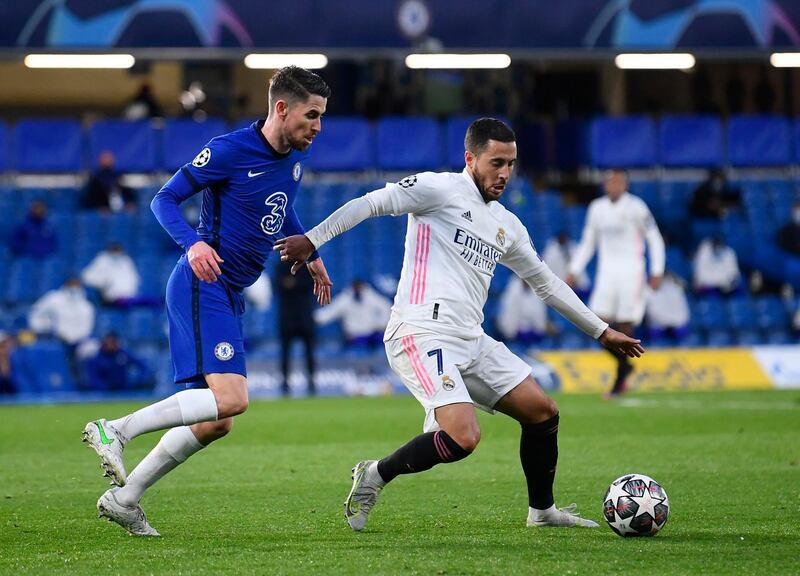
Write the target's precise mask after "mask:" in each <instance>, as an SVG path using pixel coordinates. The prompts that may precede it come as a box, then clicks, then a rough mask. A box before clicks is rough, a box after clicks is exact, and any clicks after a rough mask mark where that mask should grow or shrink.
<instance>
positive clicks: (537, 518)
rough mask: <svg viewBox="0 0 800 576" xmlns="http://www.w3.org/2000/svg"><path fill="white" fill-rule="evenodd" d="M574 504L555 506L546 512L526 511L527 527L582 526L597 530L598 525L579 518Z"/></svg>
mask: <svg viewBox="0 0 800 576" xmlns="http://www.w3.org/2000/svg"><path fill="white" fill-rule="evenodd" d="M576 508H577V505H576V504H574V503H573V504H570V505H569V506H567V507H565V508H556V507H555V505H554V506H551V507H550V508H548V509H547V510H535V509H533V508H529V509H528V526H538V527H561V528H570V527H572V526H582V527H584V528H597V527H598V526H599V524H598V523H597V522H594V521H592V520H588V519H586V518H581V516H580V514H577V513H576V512H575V509H576Z"/></svg>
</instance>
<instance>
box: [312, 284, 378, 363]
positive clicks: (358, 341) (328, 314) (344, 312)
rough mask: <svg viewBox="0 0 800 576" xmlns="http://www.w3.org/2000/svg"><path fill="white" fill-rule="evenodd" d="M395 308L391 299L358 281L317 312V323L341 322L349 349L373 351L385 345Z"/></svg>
mask: <svg viewBox="0 0 800 576" xmlns="http://www.w3.org/2000/svg"><path fill="white" fill-rule="evenodd" d="M391 308H392V303H391V302H390V301H389V299H388V298H386V297H385V296H383V295H382V294H380V293H379V292H378V291H377V290H375V289H374V288H372V286H370V285H369V284H367V283H366V282H364V281H362V280H359V279H356V280H353V283H352V284H351V285H350V286H349V287H347V288H345V289H344V290H342V291H341V292H339V294H338V295H337V296H336V297H335V298H333V299H332V300H331V303H330V305H329V306H326V307H325V308H319V309H317V310H315V311H314V319H315V320H316V321H317V322H318V323H319V324H327V323H328V322H333V321H334V320H340V321H341V323H342V332H344V337H345V340H347V344H348V345H349V346H357V347H364V346H365V347H368V348H371V347H373V346H377V345H378V344H381V343H382V342H383V331H384V330H385V329H386V323H387V322H388V321H389V312H390V310H391Z"/></svg>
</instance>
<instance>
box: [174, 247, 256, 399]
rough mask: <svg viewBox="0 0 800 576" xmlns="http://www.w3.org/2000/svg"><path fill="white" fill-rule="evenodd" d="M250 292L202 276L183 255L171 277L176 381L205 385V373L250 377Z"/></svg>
mask: <svg viewBox="0 0 800 576" xmlns="http://www.w3.org/2000/svg"><path fill="white" fill-rule="evenodd" d="M243 313H244V296H243V295H242V293H241V292H237V291H235V290H232V289H231V288H230V287H228V286H227V285H226V284H225V283H224V282H223V281H220V280H217V281H216V282H213V283H212V284H207V283H205V282H201V281H200V280H198V279H197V277H196V276H195V275H194V272H192V269H191V268H190V267H189V264H188V262H187V261H186V256H183V257H182V258H181V259H180V260H179V261H178V264H177V265H176V266H175V269H174V270H173V271H172V275H170V277H169V281H168V282H167V318H168V319H169V350H170V353H171V355H172V365H173V366H174V368H175V382H176V383H179V384H180V383H191V384H199V385H201V386H204V385H205V378H204V376H203V375H204V374H222V373H233V374H241V375H242V376H247V370H246V369H245V360H244V336H243V334H242V314H243Z"/></svg>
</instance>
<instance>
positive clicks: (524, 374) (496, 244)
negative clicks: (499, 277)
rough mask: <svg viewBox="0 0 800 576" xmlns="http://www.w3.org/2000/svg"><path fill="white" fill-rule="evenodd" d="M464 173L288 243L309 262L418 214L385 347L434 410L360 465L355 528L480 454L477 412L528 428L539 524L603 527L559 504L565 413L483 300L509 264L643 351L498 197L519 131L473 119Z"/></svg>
mask: <svg viewBox="0 0 800 576" xmlns="http://www.w3.org/2000/svg"><path fill="white" fill-rule="evenodd" d="M464 144H465V148H466V152H465V153H464V157H465V160H466V168H465V169H464V171H463V172H461V173H432V172H425V173H422V174H417V175H414V176H409V177H407V178H404V179H403V180H401V181H400V182H398V183H397V184H387V185H386V187H385V188H382V189H380V190H376V191H373V192H370V193H369V194H366V195H365V196H362V197H361V198H357V199H355V200H352V201H350V202H348V203H347V204H345V205H344V206H342V207H341V208H339V209H338V210H337V211H336V212H334V213H333V214H332V215H331V216H329V217H328V218H327V219H326V220H325V221H324V222H322V223H321V224H319V225H318V226H317V227H316V228H314V229H313V230H311V231H309V232H307V233H306V235H304V236H303V235H296V236H290V237H288V238H285V239H283V240H280V241H279V242H278V243H277V244H276V246H275V248H274V249H275V250H280V252H281V259H282V260H289V261H293V262H294V265H293V266H294V268H295V269H299V267H300V265H301V264H302V263H303V262H304V261H305V259H306V258H307V257H308V256H309V255H310V254H311V253H312V252H313V250H314V249H315V246H316V247H319V246H322V245H323V244H324V243H325V242H327V241H328V240H330V239H331V238H333V237H335V236H336V235H338V234H341V233H343V232H345V231H346V230H349V229H350V228H352V227H353V226H355V225H356V224H358V223H359V222H362V221H363V220H365V219H366V218H370V217H374V216H382V215H388V214H392V215H401V214H408V231H407V233H406V240H405V258H404V261H403V271H402V274H401V277H400V284H399V286H398V290H397V295H396V296H395V300H394V306H393V307H392V315H391V319H390V320H389V324H388V326H387V328H386V333H385V336H384V342H385V345H386V354H387V357H388V360H389V365H390V366H391V367H392V370H394V371H395V372H396V373H397V374H398V376H399V377H400V378H401V379H402V381H403V383H404V384H405V385H406V387H408V389H409V390H410V391H411V393H412V394H414V396H415V397H416V398H417V400H418V401H419V402H420V403H421V404H422V406H423V408H424V409H425V412H426V415H425V423H424V432H423V434H421V435H419V436H417V437H416V438H414V439H412V440H411V441H410V442H408V443H407V444H405V445H404V446H401V447H400V448H399V449H398V450H396V451H395V452H394V453H392V454H390V455H389V456H387V457H386V458H384V459H382V460H380V461H376V460H365V461H362V462H359V463H358V464H356V466H355V468H354V469H353V488H352V490H351V491H350V494H349V495H348V497H347V500H346V501H345V516H346V518H347V521H348V523H349V524H350V527H351V528H353V529H354V530H362V529H363V528H364V525H365V524H366V522H367V516H368V514H369V512H370V510H371V509H372V507H373V506H374V505H375V502H376V501H377V497H378V494H379V493H380V491H381V490H382V489H383V487H384V486H385V485H386V484H387V483H388V482H390V481H392V480H393V479H394V478H395V477H397V476H398V475H400V474H411V473H416V472H422V471H424V470H428V469H430V468H432V467H433V466H435V465H436V464H440V463H449V462H455V461H457V460H461V459H462V458H465V457H467V456H469V454H470V453H471V452H472V451H473V450H475V447H476V446H477V445H478V441H479V440H480V429H479V428H478V420H477V418H476V415H475V407H476V406H477V407H479V408H482V409H484V410H486V411H488V412H494V411H495V410H497V411H500V412H502V413H504V414H507V415H509V416H511V417H512V418H514V419H515V420H517V421H519V423H520V425H521V428H522V433H521V434H522V438H521V442H520V459H521V461H522V468H523V471H524V473H525V477H526V479H527V484H528V500H529V510H528V525H529V526H588V527H595V526H597V524H596V523H595V522H592V521H591V520H586V519H583V518H581V517H580V516H578V515H577V514H575V513H574V505H573V506H570V507H567V508H563V509H558V508H556V506H555V504H554V499H553V480H554V478H555V472H556V462H557V459H558V442H557V434H558V421H559V417H558V408H557V407H556V404H555V402H553V400H551V399H550V398H549V397H548V396H547V395H545V393H544V392H543V391H542V389H541V388H540V387H539V385H538V384H537V383H536V382H535V381H534V379H533V378H532V377H531V368H530V366H529V365H528V364H527V363H526V362H524V361H522V360H521V359H520V358H518V357H516V356H515V355H514V354H512V353H511V352H510V351H509V350H508V348H506V346H505V345H504V344H502V343H500V342H497V341H496V340H494V339H492V338H490V337H489V336H487V335H486V334H485V333H484V332H483V330H482V328H481V323H482V322H483V305H484V304H485V302H486V297H487V294H488V290H489V283H490V281H491V279H492V277H493V275H494V271H495V268H496V266H497V264H498V263H500V264H503V265H505V266H508V267H509V268H511V269H512V270H513V271H514V272H515V273H516V274H517V275H519V276H520V277H521V278H522V279H523V280H524V281H525V282H527V283H528V284H529V285H530V286H531V287H532V288H533V289H534V290H535V292H536V294H537V295H539V297H540V298H542V299H543V300H544V301H545V302H546V303H547V304H548V305H549V306H551V307H553V308H555V309H556V310H557V311H559V312H560V313H561V314H563V315H564V316H565V317H567V318H568V319H569V320H571V321H572V322H573V323H575V324H576V325H577V326H578V327H579V328H580V329H581V330H583V331H584V332H586V333H587V334H590V335H592V336H593V337H594V338H598V339H599V340H600V342H602V343H603V345H605V346H608V347H612V348H614V349H615V350H618V351H619V352H620V353H624V354H629V355H631V356H636V357H638V356H640V355H641V354H642V353H643V352H644V350H643V349H642V347H641V345H640V343H639V341H638V340H634V339H633V338H630V337H628V336H626V335H624V334H622V333H620V332H617V331H615V330H613V329H611V328H609V327H608V324H606V323H605V322H603V321H602V320H601V319H600V318H598V317H597V316H596V315H595V314H594V313H593V312H591V311H590V310H589V309H588V308H587V307H586V306H584V304H583V303H582V302H581V301H580V299H579V298H578V297H577V296H576V295H575V293H574V292H572V290H570V288H569V287H568V286H567V285H566V284H565V283H564V282H563V281H562V280H560V279H559V278H558V277H557V276H556V275H555V274H553V273H552V272H551V271H550V269H549V268H548V267H547V266H546V265H545V264H544V263H543V262H542V261H541V259H540V258H539V256H538V255H537V253H536V250H535V249H534V247H533V244H532V243H531V240H530V237H529V236H528V232H527V230H526V229H525V227H524V226H523V225H522V223H521V222H520V221H519V219H518V218H517V217H516V216H515V215H514V214H512V213H511V212H509V211H507V210H506V209H505V207H503V206H502V205H501V204H500V203H499V202H497V201H496V200H498V199H499V198H500V196H501V195H502V194H503V191H504V190H505V187H506V185H507V184H508V181H509V178H510V177H511V172H512V169H513V167H514V164H515V162H516V158H517V147H516V142H515V136H514V133H513V132H512V130H511V129H510V128H509V127H508V126H506V125H505V124H504V123H502V122H500V121H499V120H494V119H491V118H483V119H480V120H476V121H475V122H473V123H472V124H471V125H470V127H469V129H468V130H467V135H466V138H465V142H464Z"/></svg>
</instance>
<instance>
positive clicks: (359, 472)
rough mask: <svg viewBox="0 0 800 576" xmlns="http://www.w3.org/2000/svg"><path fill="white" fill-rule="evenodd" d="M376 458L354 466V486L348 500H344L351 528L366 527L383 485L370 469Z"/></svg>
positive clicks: (345, 513) (345, 514)
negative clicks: (375, 478) (375, 480)
mask: <svg viewBox="0 0 800 576" xmlns="http://www.w3.org/2000/svg"><path fill="white" fill-rule="evenodd" d="M374 462H376V461H375V460H363V461H361V462H359V463H358V464H356V465H355V467H354V468H353V487H352V488H351V489H350V494H348V495H347V500H345V501H344V517H345V518H347V523H348V524H350V528H352V529H353V530H356V531H360V530H363V529H364V526H365V525H366V524H367V517H368V516H369V512H370V510H372V507H373V506H375V502H377V500H378V495H379V494H380V492H381V490H383V485H381V484H379V483H377V482H374V481H373V479H372V478H371V476H370V474H369V471H368V470H367V468H369V466H370V465H372V464H373V463H374Z"/></svg>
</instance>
